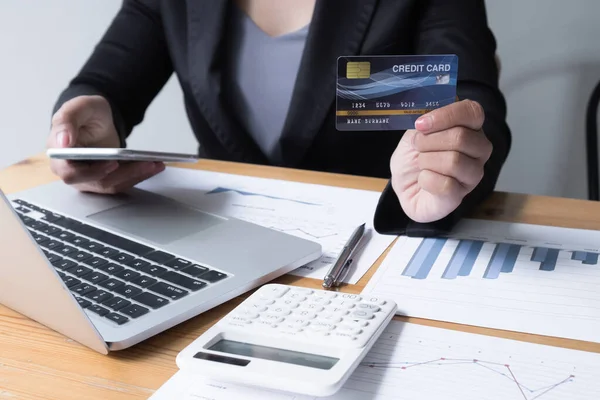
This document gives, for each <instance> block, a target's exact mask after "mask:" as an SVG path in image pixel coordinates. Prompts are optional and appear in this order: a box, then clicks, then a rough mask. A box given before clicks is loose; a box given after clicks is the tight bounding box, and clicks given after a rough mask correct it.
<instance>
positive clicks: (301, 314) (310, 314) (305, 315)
mask: <svg viewBox="0 0 600 400" xmlns="http://www.w3.org/2000/svg"><path fill="white" fill-rule="evenodd" d="M294 316H296V317H302V318H304V319H315V318H317V314H315V313H314V312H312V311H308V310H295V311H294Z"/></svg>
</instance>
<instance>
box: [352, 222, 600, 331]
mask: <svg viewBox="0 0 600 400" xmlns="http://www.w3.org/2000/svg"><path fill="white" fill-rule="evenodd" d="M599 246H600V232H599V231H591V230H581V229H566V228H559V227H551V226H541V225H529V224H515V223H506V222H491V221H482V220H465V221H463V222H462V223H461V224H459V225H458V226H457V227H456V229H455V230H454V231H453V232H452V233H451V234H450V235H449V237H447V238H412V237H411V238H409V237H400V238H398V240H397V241H396V243H395V244H394V246H393V247H392V249H391V250H390V252H389V253H388V255H387V256H386V259H385V260H384V262H383V263H382V264H381V266H380V267H379V268H378V270H377V272H376V273H375V274H374V276H373V277H372V278H371V279H370V281H369V283H368V284H367V286H366V287H365V289H364V290H363V293H364V294H369V295H378V296H382V297H384V296H385V297H390V298H393V299H394V300H395V301H396V302H397V303H398V305H399V308H398V312H397V313H398V314H401V315H408V316H412V317H421V318H427V319H435V320H443V321H449V322H455V323H460V324H467V325H476V326H483V327H489V328H495V329H504V330H511V331H518V332H525V333H534V334H539V335H546V336H555V337H564V338H569V339H577V340H584V341H591V342H600V290H599V288H600V263H599V262H598V254H599V252H600V248H599Z"/></svg>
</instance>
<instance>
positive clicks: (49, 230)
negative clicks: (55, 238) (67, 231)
mask: <svg viewBox="0 0 600 400" xmlns="http://www.w3.org/2000/svg"><path fill="white" fill-rule="evenodd" d="M38 230H39V231H40V232H42V233H45V234H46V235H52V234H55V233H60V232H62V230H61V229H58V228H57V227H55V226H50V225H46V226H44V227H43V228H39V229H38Z"/></svg>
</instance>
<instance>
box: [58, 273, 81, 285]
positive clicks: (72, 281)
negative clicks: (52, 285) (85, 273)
mask: <svg viewBox="0 0 600 400" xmlns="http://www.w3.org/2000/svg"><path fill="white" fill-rule="evenodd" d="M62 280H63V282H64V283H65V285H67V287H68V288H72V287H74V286H76V285H79V284H80V283H81V281H80V280H79V279H75V278H73V277H72V276H69V275H65V276H63V277H62Z"/></svg>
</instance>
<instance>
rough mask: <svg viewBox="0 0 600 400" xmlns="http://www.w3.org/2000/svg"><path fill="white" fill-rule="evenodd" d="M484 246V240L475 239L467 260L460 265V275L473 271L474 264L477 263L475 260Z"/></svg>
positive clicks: (467, 274) (466, 274)
mask: <svg viewBox="0 0 600 400" xmlns="http://www.w3.org/2000/svg"><path fill="white" fill-rule="evenodd" d="M482 247H483V242H482V241H479V240H475V241H473V243H472V244H471V247H470V248H469V254H467V258H466V259H465V262H463V264H462V266H461V267H460V271H458V276H469V274H470V273H471V271H472V270H473V265H475V260H477V257H478V256H479V252H480V251H481V248H482Z"/></svg>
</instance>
